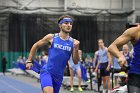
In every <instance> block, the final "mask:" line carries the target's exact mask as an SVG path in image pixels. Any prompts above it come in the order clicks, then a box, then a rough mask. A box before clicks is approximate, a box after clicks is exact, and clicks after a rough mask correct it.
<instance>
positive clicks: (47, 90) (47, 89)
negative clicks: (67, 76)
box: [43, 86, 53, 93]
mask: <svg viewBox="0 0 140 93" xmlns="http://www.w3.org/2000/svg"><path fill="white" fill-rule="evenodd" d="M43 93H53V87H50V86H48V87H44V88H43Z"/></svg>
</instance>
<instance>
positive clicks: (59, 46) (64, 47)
mask: <svg viewBox="0 0 140 93" xmlns="http://www.w3.org/2000/svg"><path fill="white" fill-rule="evenodd" d="M54 48H58V49H62V50H66V51H71V47H69V46H63V45H60V44H57V43H54Z"/></svg>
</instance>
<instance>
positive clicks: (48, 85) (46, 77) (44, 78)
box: [40, 71, 53, 93]
mask: <svg viewBox="0 0 140 93" xmlns="http://www.w3.org/2000/svg"><path fill="white" fill-rule="evenodd" d="M40 83H41V87H42V91H43V93H53V83H52V77H51V75H50V73H49V72H47V71H43V72H41V73H40Z"/></svg>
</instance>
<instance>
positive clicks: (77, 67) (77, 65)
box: [70, 63, 80, 71]
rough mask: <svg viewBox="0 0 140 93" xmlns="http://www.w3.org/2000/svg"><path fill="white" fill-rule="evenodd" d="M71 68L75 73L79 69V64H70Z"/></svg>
mask: <svg viewBox="0 0 140 93" xmlns="http://www.w3.org/2000/svg"><path fill="white" fill-rule="evenodd" d="M70 65H71V68H72V70H73V71H77V70H78V69H80V64H79V63H78V64H74V63H71V64H70Z"/></svg>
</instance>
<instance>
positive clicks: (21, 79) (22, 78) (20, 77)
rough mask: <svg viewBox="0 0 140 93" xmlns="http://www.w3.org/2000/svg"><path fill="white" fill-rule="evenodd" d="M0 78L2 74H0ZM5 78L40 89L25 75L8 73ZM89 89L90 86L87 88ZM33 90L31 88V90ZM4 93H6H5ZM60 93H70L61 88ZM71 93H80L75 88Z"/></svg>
mask: <svg viewBox="0 0 140 93" xmlns="http://www.w3.org/2000/svg"><path fill="white" fill-rule="evenodd" d="M0 75H1V76H2V74H0ZM6 77H8V78H10V79H13V80H16V81H19V82H21V84H22V83H26V84H28V85H31V86H33V87H34V88H35V87H36V88H37V89H40V84H39V82H38V81H37V79H36V78H33V77H30V76H25V75H12V74H10V73H6ZM22 87H23V88H24V86H22ZM89 87H90V86H89ZM93 88H94V89H96V87H95V86H93ZM32 89H33V88H32ZM5 93H6V92H5ZM60 93H71V92H70V91H69V90H67V89H64V88H63V87H61V89H60ZM73 93H81V92H79V91H78V90H77V89H76V88H75V91H74V92H73ZM82 93H98V92H94V91H90V90H85V91H83V92H82Z"/></svg>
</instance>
